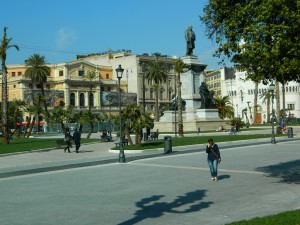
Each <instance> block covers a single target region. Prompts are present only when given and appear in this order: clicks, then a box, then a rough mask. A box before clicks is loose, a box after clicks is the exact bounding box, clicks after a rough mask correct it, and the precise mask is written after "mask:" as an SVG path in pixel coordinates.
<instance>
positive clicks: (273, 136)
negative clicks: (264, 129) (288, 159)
mask: <svg viewBox="0 0 300 225" xmlns="http://www.w3.org/2000/svg"><path fill="white" fill-rule="evenodd" d="M274 90H275V84H273V83H271V84H270V86H269V91H270V92H271V95H272V119H271V122H272V138H271V144H276V140H275V133H274V108H273V104H274Z"/></svg>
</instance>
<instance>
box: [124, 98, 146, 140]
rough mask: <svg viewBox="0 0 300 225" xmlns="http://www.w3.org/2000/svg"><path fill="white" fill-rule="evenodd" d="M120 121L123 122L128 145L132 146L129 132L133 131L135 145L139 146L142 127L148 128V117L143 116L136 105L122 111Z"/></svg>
mask: <svg viewBox="0 0 300 225" xmlns="http://www.w3.org/2000/svg"><path fill="white" fill-rule="evenodd" d="M122 121H123V122H124V131H125V132H124V133H125V135H126V136H127V138H128V142H129V144H130V145H133V143H132V140H131V137H130V130H134V131H135V145H136V146H141V140H142V137H141V130H142V129H143V128H144V127H147V126H150V123H151V119H150V116H149V115H147V114H144V113H142V112H141V110H140V106H139V105H137V104H131V105H128V106H127V107H125V108H123V110H122Z"/></svg>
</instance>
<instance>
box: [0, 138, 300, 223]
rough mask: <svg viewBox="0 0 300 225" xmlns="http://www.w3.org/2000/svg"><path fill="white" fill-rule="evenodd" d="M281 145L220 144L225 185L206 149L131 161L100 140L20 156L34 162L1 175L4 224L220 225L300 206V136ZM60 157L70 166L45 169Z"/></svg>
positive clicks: (148, 155)
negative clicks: (76, 149)
mask: <svg viewBox="0 0 300 225" xmlns="http://www.w3.org/2000/svg"><path fill="white" fill-rule="evenodd" d="M208 135H209V134H208ZM276 141H277V142H278V143H277V144H271V143H270V138H266V139H259V140H249V141H248V140H247V141H231V142H221V143H218V144H219V146H220V148H221V155H222V163H221V164H220V166H219V173H218V175H219V181H218V182H212V181H211V179H210V174H209V169H208V165H207V156H206V153H205V152H204V148H205V144H203V145H193V146H183V147H174V148H173V153H171V154H163V150H162V149H158V150H153V151H149V152H146V153H145V152H141V153H138V154H134V155H131V154H126V162H127V163H118V154H115V153H109V152H108V150H107V147H109V146H104V145H101V144H100V143H99V144H95V145H94V144H93V145H89V146H86V147H87V148H90V151H89V150H88V149H87V148H86V149H85V147H84V146H83V148H82V151H83V153H79V154H76V153H70V154H69V153H63V151H62V150H49V151H40V152H36V153H25V154H19V155H16V156H21V155H22V156H23V157H25V156H26V160H25V161H30V159H31V165H30V162H28V166H20V167H19V168H21V167H23V168H24V167H27V170H18V168H16V167H14V165H11V166H9V165H6V168H2V170H4V169H5V170H7V171H9V170H13V169H14V170H15V171H11V172H7V173H1V172H0V174H1V177H0V183H1V191H2V195H1V196H0V202H1V203H2V204H0V211H1V213H2V216H1V217H0V224H1V225H11V224H14V225H24V224H30V225H40V224H41V223H42V224H45V225H46V224H47V225H56V224H64V225H74V224H75V225H77V224H78V225H90V224H99V225H117V224H118V225H131V224H138V225H152V224H160V225H169V224H189V225H198V224H206V225H220V224H227V223H230V222H233V221H239V220H244V219H250V218H254V217H261V216H267V215H274V214H277V213H280V212H285V211H289V210H295V209H300V203H299V198H300V189H299V184H300V176H299V175H300V174H299V171H300V168H299V167H300V163H299V162H300V160H299V159H300V151H299V144H300V140H299V137H298V135H297V137H295V138H276ZM263 143H265V144H263ZM110 144H113V143H110ZM97 146H98V147H99V146H100V147H99V148H96V147H97ZM101 147H102V148H101ZM101 152H103V153H101ZM52 154H53V159H55V155H56V157H57V158H59V159H61V158H63V160H64V161H63V160H61V161H60V162H57V163H55V162H53V161H52V162H48V163H40V164H37V162H36V160H41V158H42V157H43V158H44V159H47V156H50V155H52ZM90 154H91V155H92V154H94V155H95V157H89V155H90ZM28 156H30V157H28ZM11 157H12V155H11V156H4V157H0V158H1V159H6V160H12V158H11ZM19 160H20V159H19ZM1 163H2V162H1ZM1 163H0V165H1ZM19 163H20V162H19ZM46 165H47V166H48V167H46ZM49 165H51V166H49ZM78 167H80V168H78ZM81 167H82V168H81ZM34 168H35V169H34ZM23 175H24V176H23ZM299 222H300V221H299Z"/></svg>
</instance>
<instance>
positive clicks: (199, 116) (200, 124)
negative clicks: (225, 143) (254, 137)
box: [153, 109, 230, 132]
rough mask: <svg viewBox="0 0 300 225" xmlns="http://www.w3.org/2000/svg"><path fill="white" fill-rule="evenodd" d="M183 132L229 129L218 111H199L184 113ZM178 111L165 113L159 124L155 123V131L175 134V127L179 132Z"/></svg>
mask: <svg viewBox="0 0 300 225" xmlns="http://www.w3.org/2000/svg"><path fill="white" fill-rule="evenodd" d="M182 118H183V130H184V131H198V128H200V130H217V129H218V128H219V127H220V126H223V127H224V128H225V129H229V128H230V126H229V125H228V124H226V122H227V121H225V120H221V119H220V118H219V116H218V110H217V109H197V110H195V111H188V112H186V111H183V112H182ZM178 119H179V115H178V111H176V114H175V111H165V112H164V115H163V116H162V117H161V118H160V121H159V122H154V128H153V129H154V130H157V129H158V130H159V131H160V132H174V131H175V126H176V127H177V131H178Z"/></svg>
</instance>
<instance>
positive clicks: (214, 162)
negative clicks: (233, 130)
mask: <svg viewBox="0 0 300 225" xmlns="http://www.w3.org/2000/svg"><path fill="white" fill-rule="evenodd" d="M206 153H207V163H208V166H209V169H210V174H211V179H212V181H217V180H218V164H219V163H220V162H221V155H220V151H219V147H218V145H217V144H215V143H214V141H213V139H211V138H210V139H208V143H207V146H206Z"/></svg>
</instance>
